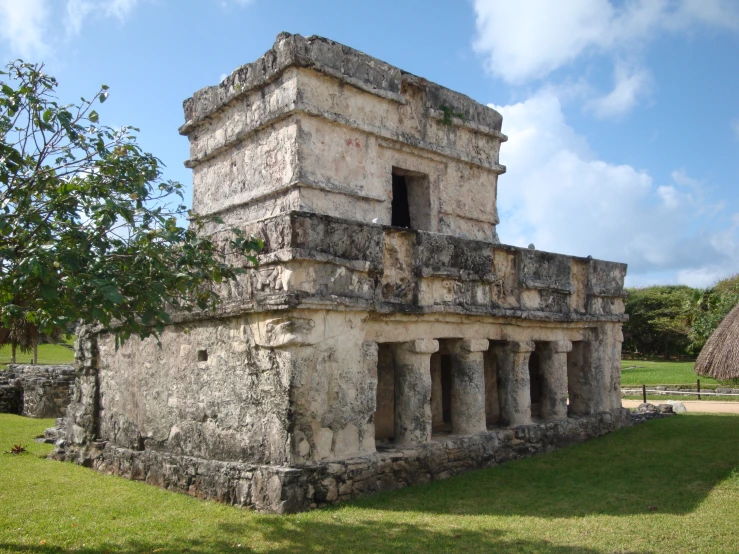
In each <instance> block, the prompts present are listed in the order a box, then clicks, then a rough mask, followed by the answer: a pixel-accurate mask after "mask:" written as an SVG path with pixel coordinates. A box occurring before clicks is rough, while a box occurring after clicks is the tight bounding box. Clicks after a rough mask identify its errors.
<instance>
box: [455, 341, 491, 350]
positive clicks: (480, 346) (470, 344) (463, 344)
mask: <svg viewBox="0 0 739 554" xmlns="http://www.w3.org/2000/svg"><path fill="white" fill-rule="evenodd" d="M452 344H453V348H455V349H459V350H461V351H463V352H486V351H487V349H488V347H489V346H490V343H489V342H488V340H487V339H461V340H458V341H454V342H453V343H452Z"/></svg>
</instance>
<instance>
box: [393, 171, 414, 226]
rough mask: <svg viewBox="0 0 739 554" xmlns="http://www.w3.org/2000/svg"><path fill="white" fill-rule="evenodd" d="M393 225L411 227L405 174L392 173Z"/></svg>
mask: <svg viewBox="0 0 739 554" xmlns="http://www.w3.org/2000/svg"><path fill="white" fill-rule="evenodd" d="M392 211H393V213H392V221H391V223H390V224H391V225H392V226H393V227H405V228H407V229H410V228H411V212H410V207H409V205H408V183H406V180H405V175H395V174H393V202H392Z"/></svg>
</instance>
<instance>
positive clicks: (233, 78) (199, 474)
mask: <svg viewBox="0 0 739 554" xmlns="http://www.w3.org/2000/svg"><path fill="white" fill-rule="evenodd" d="M184 111H185V120H186V121H185V124H184V125H183V126H182V128H181V129H180V132H181V133H182V134H184V135H186V136H187V137H188V139H189V140H190V159H189V160H188V161H187V162H186V165H187V166H188V167H190V168H192V170H193V208H194V209H195V211H197V212H198V213H200V214H203V215H217V216H218V217H219V222H218V223H213V224H212V225H211V226H210V227H208V228H207V229H206V230H205V232H206V233H208V234H209V235H210V236H212V237H214V238H215V239H216V240H221V235H222V233H224V232H227V227H229V226H236V227H238V228H240V229H242V230H243V231H244V232H246V233H250V234H253V235H256V236H258V237H260V238H261V239H262V240H263V241H264V244H265V248H264V250H263V251H262V252H260V253H259V266H258V267H256V268H253V267H249V266H248V264H247V263H246V261H245V260H243V259H240V258H237V257H234V258H233V259H231V260H229V262H231V263H233V264H234V265H237V266H243V267H245V268H246V269H247V270H246V271H245V272H244V273H243V274H242V275H239V278H238V279H237V280H236V281H232V282H229V283H224V284H223V285H222V287H221V289H220V291H219V292H220V295H221V298H222V299H223V303H222V304H221V305H220V307H219V308H218V310H216V311H214V312H207V313H206V312H198V313H175V314H173V315H172V324H171V325H168V326H167V327H166V328H165V329H164V331H163V332H162V334H161V336H160V337H159V342H157V341H156V340H154V339H147V340H144V341H141V340H137V339H130V340H128V341H127V342H126V343H125V344H124V345H122V346H121V347H120V348H116V346H115V340H114V337H113V336H112V334H111V333H110V332H109V331H108V330H106V329H103V328H85V329H82V330H81V331H80V332H79V334H78V343H77V349H76V366H77V379H76V383H75V390H74V396H73V399H72V401H71V403H70V405H69V407H68V410H67V417H66V429H65V436H66V439H65V441H64V442H63V443H60V444H59V448H58V449H57V450H56V451H55V454H54V456H55V457H56V458H58V459H64V460H72V461H76V462H78V463H83V464H85V465H89V466H92V467H94V468H97V469H99V470H101V471H106V472H111V473H116V474H119V475H124V476H127V477H130V478H133V479H141V480H146V481H147V482H150V483H153V484H157V485H159V486H164V487H167V488H171V489H173V490H178V491H183V492H187V493H189V494H192V495H195V496H199V497H203V498H216V499H219V500H222V501H224V502H231V503H235V504H239V505H248V506H253V507H255V508H256V509H259V510H265V511H275V512H284V511H295V510H302V509H307V508H311V507H316V506H320V505H323V504H326V503H330V502H335V501H338V500H342V499H345V498H350V497H352V496H355V495H357V494H361V493H364V492H371V491H376V490H383V489H392V488H398V487H402V486H405V485H408V484H413V483H420V482H425V481H428V480H431V479H441V478H444V477H446V476H449V475H454V474H457V473H459V472H461V471H465V470H468V469H475V468H481V467H489V466H490V465H493V464H496V463H500V462H502V461H505V460H508V459H513V458H517V457H520V456H524V455H529V454H534V453H537V452H542V451H546V450H549V449H551V448H556V447H559V446H563V445H565V444H569V443H571V442H578V441H581V440H585V439H587V438H592V437H594V436H598V435H600V434H602V433H605V432H608V431H610V430H613V429H615V428H618V427H621V426H623V425H626V424H628V421H629V416H628V413H626V412H624V411H623V410H622V408H621V396H620V375H621V373H620V372H621V369H620V358H621V342H622V341H623V337H622V334H621V325H622V323H623V322H624V321H625V320H626V316H625V315H624V305H623V297H624V290H623V282H624V276H625V273H626V266H625V265H623V264H620V263H615V262H607V261H602V260H594V259H591V258H589V257H588V258H579V257H573V256H566V255H561V254H554V253H550V252H540V251H537V250H533V249H524V248H518V247H514V246H508V245H504V244H500V241H499V239H498V236H497V232H496V226H497V224H498V213H497V186H498V178H499V177H500V176H501V175H502V174H503V173H504V172H505V168H504V167H503V166H501V165H500V164H499V160H498V157H499V150H500V145H501V144H502V143H503V142H504V141H505V140H506V137H505V135H503V134H502V133H501V128H502V127H501V125H502V118H501V116H500V114H499V113H497V112H496V111H495V110H493V109H491V108H489V107H487V106H484V105H481V104H479V103H477V102H475V101H473V100H471V99H470V98H468V97H466V96H464V95H462V94H460V93H458V92H454V91H451V90H449V89H446V88H444V87H442V86H440V85H437V84H435V83H431V82H429V81H427V80H425V79H423V78H420V77H417V76H414V75H411V74H409V73H407V72H404V71H402V70H400V69H398V68H396V67H393V66H391V65H389V64H387V63H385V62H382V61H380V60H377V59H375V58H372V57H370V56H367V55H366V54H363V53H361V52H357V51H356V50H353V49H351V48H348V47H346V46H343V45H341V44H337V43H335V42H333V41H330V40H328V39H324V38H321V37H308V38H304V37H301V36H299V35H290V34H287V33H282V34H280V35H278V37H277V41H276V42H275V44H274V46H273V47H272V49H271V50H269V51H268V52H267V53H266V54H265V55H264V56H262V58H260V59H259V60H257V61H255V62H253V63H251V64H247V65H244V66H242V67H240V68H238V69H237V70H236V71H234V72H233V73H232V74H231V75H230V76H229V77H228V78H226V79H225V80H224V81H223V82H222V83H221V84H220V85H218V86H215V87H208V88H206V89H203V90H201V91H198V92H196V93H195V95H194V96H193V97H192V98H190V99H188V100H186V101H185V106H184ZM221 221H222V222H223V223H221Z"/></svg>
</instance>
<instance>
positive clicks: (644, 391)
mask: <svg viewBox="0 0 739 554" xmlns="http://www.w3.org/2000/svg"><path fill="white" fill-rule="evenodd" d="M641 397H642V399H643V401H644V403H645V404H646V403H647V386H646V385H642V386H641Z"/></svg>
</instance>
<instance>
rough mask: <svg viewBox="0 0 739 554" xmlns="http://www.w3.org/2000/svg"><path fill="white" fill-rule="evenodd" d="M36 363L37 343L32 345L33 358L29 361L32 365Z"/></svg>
mask: <svg viewBox="0 0 739 554" xmlns="http://www.w3.org/2000/svg"><path fill="white" fill-rule="evenodd" d="M37 363H38V344H34V345H33V360H32V361H31V364H32V365H36V364H37Z"/></svg>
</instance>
